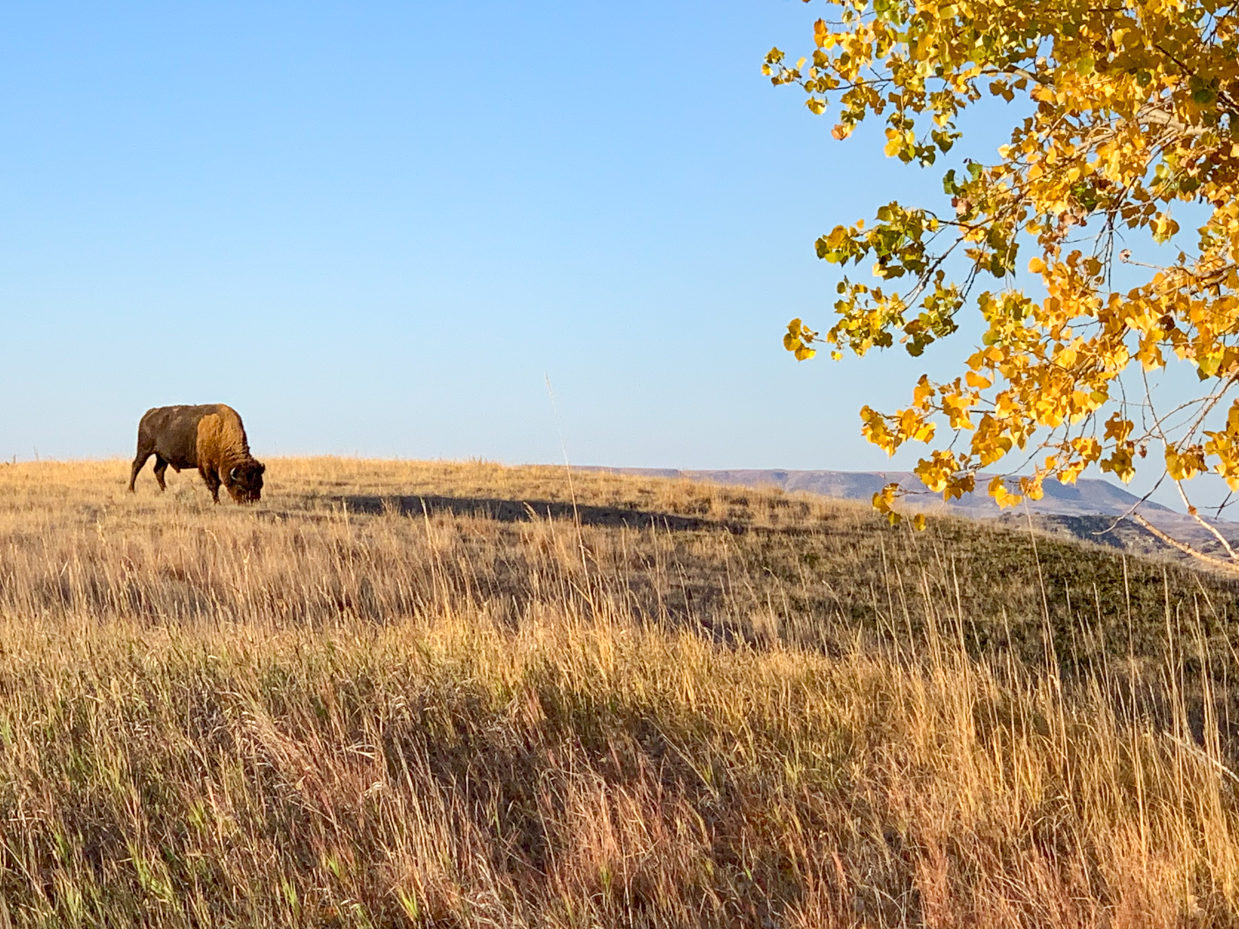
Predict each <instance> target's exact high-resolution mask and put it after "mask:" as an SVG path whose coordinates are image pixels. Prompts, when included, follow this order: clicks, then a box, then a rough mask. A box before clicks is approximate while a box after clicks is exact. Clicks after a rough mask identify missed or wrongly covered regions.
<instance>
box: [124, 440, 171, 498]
mask: <svg viewBox="0 0 1239 929" xmlns="http://www.w3.org/2000/svg"><path fill="white" fill-rule="evenodd" d="M152 454H153V452H148V451H144V450H142V449H141V448H139V449H138V455H137V457H136V458H134V459H133V467H132V468H130V469H129V492H130V493H133V483H134V481H136V480H137V479H138V472H139V471H141V470H142V466H143V465H144V464H146V459H147V458H150V457H151V455H152ZM159 484H160V486H163V481H160V482H159Z"/></svg>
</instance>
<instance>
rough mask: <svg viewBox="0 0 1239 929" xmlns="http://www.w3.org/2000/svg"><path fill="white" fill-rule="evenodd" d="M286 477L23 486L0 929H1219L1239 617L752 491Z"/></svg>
mask: <svg viewBox="0 0 1239 929" xmlns="http://www.w3.org/2000/svg"><path fill="white" fill-rule="evenodd" d="M268 475H269V478H270V484H269V489H268V493H267V495H266V498H265V499H264V501H263V503H262V504H261V505H260V506H259V507H257V508H254V509H242V508H237V507H233V506H231V505H222V506H219V507H212V506H211V505H210V504H209V497H208V496H207V493H206V490H205V488H203V487H201V486H200V485H199V484H198V483H197V482H196V476H194V478H193V480H191V479H190V478H191V476H190V475H181V476H180V479H179V480H176V479H175V478H174V479H173V481H172V487H171V490H170V492H169V493H168V494H167V495H165V496H163V497H162V498H160V497H156V496H155V494H154V490H153V484H152V482H151V480H150V478H149V476H147V478H146V479H145V480H144V481H142V482H141V483H140V484H139V491H140V492H139V494H138V495H137V496H136V497H130V496H128V495H126V494H124V493H123V485H124V481H125V477H126V467H125V465H124V464H123V463H118V462H102V463H74V464H56V463H46V464H41V465H21V466H10V467H5V468H0V926H7V925H13V926H48V927H51V926H100V925H109V926H130V925H148V926H262V925H273V926H274V925H279V926H284V925H290V926H301V925H305V926H333V925H338V926H398V925H436V926H437V925H445V926H482V925H500V926H564V927H569V926H581V927H585V926H685V925H708V926H714V925H751V926H760V927H765V926H772V925H773V926H784V925H786V926H805V927H816V926H833V925H839V926H888V925H889V926H903V925H906V926H922V925H924V926H941V927H947V926H965V925H967V926H973V925H986V926H1081V927H1084V926H1098V927H1101V926H1115V927H1121V926H1145V925H1148V926H1166V925H1184V926H1188V925H1191V926H1195V925H1200V926H1205V925H1229V924H1239V918H1237V914H1239V841H1237V840H1236V835H1235V833H1236V827H1237V826H1239V803H1237V802H1236V800H1237V797H1236V794H1235V789H1236V786H1237V784H1236V779H1235V777H1234V776H1233V775H1232V774H1231V773H1230V768H1229V767H1228V766H1229V765H1231V764H1232V763H1233V755H1234V750H1233V747H1232V743H1233V740H1232V738H1231V736H1230V732H1231V729H1230V727H1229V723H1228V719H1227V713H1228V712H1229V707H1230V705H1231V697H1230V691H1231V687H1230V683H1229V682H1230V679H1231V676H1232V668H1233V667H1234V666H1235V662H1234V660H1233V659H1234V655H1233V653H1232V651H1231V649H1230V644H1229V642H1230V639H1231V636H1232V634H1233V615H1234V602H1235V590H1234V588H1233V587H1231V586H1227V585H1226V584H1224V583H1223V582H1220V581H1216V580H1213V579H1210V578H1207V577H1197V576H1195V575H1191V574H1188V573H1185V572H1183V571H1182V570H1181V569H1177V568H1174V567H1171V566H1164V565H1160V564H1153V563H1145V562H1134V561H1129V562H1127V563H1124V561H1123V560H1122V559H1121V557H1120V556H1117V555H1115V554H1113V553H1110V552H1107V551H1104V550H1102V549H1099V548H1097V549H1094V548H1087V547H1078V546H1069V545H1066V544H1065V543H1061V542H1054V541H1052V540H1049V539H1045V538H1041V539H1037V540H1036V544H1037V552H1036V558H1035V559H1034V557H1033V552H1032V543H1033V539H1031V538H1030V537H1028V536H1026V535H1020V534H1018V533H1009V532H1004V531H1000V530H994V529H982V528H978V527H973V526H970V525H967V524H960V523H955V522H949V521H941V522H938V523H936V524H935V526H934V527H933V528H932V529H931V530H930V532H928V533H925V534H922V535H912V534H909V533H907V532H904V531H899V530H891V529H889V528H885V527H883V526H882V525H881V524H879V523H877V522H876V521H875V520H874V519H873V518H872V516H871V514H870V513H869V512H868V511H867V510H866V509H864V508H862V507H857V506H851V505H846V504H835V503H831V502H829V501H811V500H801V499H795V498H789V497H786V496H784V495H780V494H768V493H755V492H752V491H741V490H737V489H735V488H721V487H706V486H695V485H687V484H683V483H672V482H665V481H655V480H641V479H633V478H625V477H618V476H614V475H605V474H585V475H582V474H577V475H574V478H573V490H574V491H575V493H572V492H570V491H569V488H568V486H567V481H566V479H565V476H564V472H563V470H562V469H552V468H521V469H503V468H499V467H497V466H493V465H488V464H484V463H476V464H447V463H443V464H425V463H379V462H367V461H348V460H336V459H314V460H289V461H273V462H269V471H268ZM574 496H575V499H576V505H575V507H574V506H573V502H572V500H573V497H574ZM526 504H528V505H526ZM548 513H549V515H547V514H548ZM1038 577H1043V578H1044V581H1045V582H1044V583H1041V582H1040V581H1039V580H1038Z"/></svg>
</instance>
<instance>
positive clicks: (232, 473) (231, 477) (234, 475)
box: [228, 468, 237, 481]
mask: <svg viewBox="0 0 1239 929" xmlns="http://www.w3.org/2000/svg"><path fill="white" fill-rule="evenodd" d="M228 479H229V480H232V481H235V480H236V479H237V469H236V468H233V469H232V470H231V471H229V472H228Z"/></svg>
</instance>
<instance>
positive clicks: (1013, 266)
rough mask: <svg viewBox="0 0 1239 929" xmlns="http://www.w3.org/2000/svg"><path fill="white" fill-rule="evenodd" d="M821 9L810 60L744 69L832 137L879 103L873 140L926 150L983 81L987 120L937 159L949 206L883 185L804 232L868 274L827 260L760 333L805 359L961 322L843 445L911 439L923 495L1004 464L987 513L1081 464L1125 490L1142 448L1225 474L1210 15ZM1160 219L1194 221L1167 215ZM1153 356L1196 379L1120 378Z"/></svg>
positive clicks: (1122, 10) (1229, 54)
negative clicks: (823, 309)
mask: <svg viewBox="0 0 1239 929" xmlns="http://www.w3.org/2000/svg"><path fill="white" fill-rule="evenodd" d="M826 6H827V7H828V8H829V11H828V13H827V14H826V15H825V16H823V18H821V19H818V20H817V22H816V23H815V24H814V27H813V39H814V45H815V48H814V50H813V52H812V54H811V56H809V57H807V58H802V59H800V61H799V62H797V63H796V64H795V65H792V64H791V63H790V62H789V61H788V60H787V59H786V57H785V55H784V53H783V52H782V51H780V50H779V49H773V50H771V52H770V53H769V55H768V56H767V59H766V64H765V66H764V67H763V71H764V72H765V73H766V74H768V75H770V77H771V79H772V80H773V82H774V83H775V84H797V85H799V86H800V87H801V88H802V89H803V90H804V91H805V92H806V94H807V95H808V99H807V104H808V107H809V109H810V110H812V111H813V112H814V113H815V114H822V113H830V114H832V117H833V119H834V121H835V122H836V125H835V127H834V131H833V135H834V137H835V138H836V139H840V140H841V139H845V138H847V137H848V136H849V135H850V134H851V133H852V132H853V130H854V129H855V128H856V127H857V125H858V124H860V123H861V122H863V121H864V120H866V119H869V118H880V119H882V120H884V121H885V135H886V145H885V153H886V155H888V156H890V157H894V158H898V159H900V160H901V161H903V162H907V163H909V164H914V165H919V166H920V167H922V168H928V167H930V166H932V165H934V164H935V163H936V162H938V161H939V159H943V160H946V159H945V157H944V156H947V153H949V152H951V150H952V147H953V146H954V145H955V143H956V141H957V140H958V139H959V138H960V131H959V130H958V129H957V128H956V126H957V121H958V119H959V117H960V115H961V113H962V112H963V111H964V110H965V109H967V108H968V107H970V106H974V105H976V104H978V103H981V102H982V101H985V100H986V99H987V98H991V100H990V102H986V103H985V104H984V105H985V106H987V107H990V108H991V109H992V110H994V111H1000V112H1001V113H1002V114H1005V115H1004V117H1003V118H1009V119H1010V120H1011V121H1012V123H1013V125H1012V129H1011V133H1010V141H1009V142H1008V143H1007V144H1005V145H1003V146H1002V147H1001V148H1000V149H999V150H998V153H997V154H998V158H997V159H995V160H994V161H993V163H981V162H978V161H972V160H967V159H965V160H962V161H959V160H957V159H952V160H953V161H954V162H955V163H954V165H953V166H952V167H951V168H950V169H949V170H946V171H945V173H944V175H943V178H942V183H943V189H944V192H945V194H946V196H947V198H949V202H950V207H949V208H947V209H944V210H942V211H939V212H935V211H934V210H932V209H929V208H925V207H913V206H906V205H903V204H899V203H890V204H888V205H886V206H883V207H881V208H880V209H879V210H878V211H877V216H876V219H875V220H874V221H873V222H871V223H865V222H863V221H861V222H857V223H855V224H854V225H851V226H837V227H836V228H834V229H833V230H832V231H830V232H829V233H827V234H825V235H823V236H822V237H821V238H819V239H818V240H817V254H818V256H819V257H820V258H822V259H824V260H825V261H828V262H831V263H834V264H839V265H842V266H849V265H855V266H861V265H871V271H872V275H873V277H874V278H876V279H877V281H876V282H862V281H854V280H852V279H850V278H848V277H844V278H843V280H842V282H841V283H840V284H839V287H838V293H839V296H838V299H837V301H836V302H835V310H836V312H837V314H838V315H837V318H836V319H835V321H834V323H833V325H832V326H830V328H829V329H828V330H827V331H826V332H825V333H818V332H815V331H813V330H811V329H809V328H808V327H807V326H806V325H805V324H804V323H803V322H802V321H801V320H799V319H796V320H793V321H792V322H791V324H790V325H789V327H788V332H787V335H786V336H785V338H784V344H785V346H786V347H787V348H788V349H789V350H790V351H793V352H795V353H796V357H797V358H799V359H805V358H808V357H810V356H811V355H812V354H813V353H814V351H815V349H814V348H813V347H812V346H813V345H815V344H824V345H825V346H826V347H827V348H828V349H829V350H830V352H831V354H832V355H833V356H834V357H836V358H838V357H840V356H841V355H842V354H843V353H845V352H853V353H855V354H857V355H863V354H865V353H866V352H867V351H869V350H870V349H871V348H889V347H892V346H893V345H894V344H895V342H896V341H898V342H899V343H900V344H901V345H902V346H903V347H904V348H905V349H906V350H907V351H908V352H909V353H910V354H911V355H914V356H915V355H920V354H921V353H922V352H923V351H924V350H925V348H926V347H927V346H928V345H930V344H931V343H933V342H935V341H937V340H939V339H941V338H944V337H946V336H948V335H950V334H952V333H953V332H955V331H956V329H957V325H958V323H957V319H958V317H959V314H960V313H961V312H962V311H964V310H965V309H969V310H975V311H977V312H979V314H980V316H981V317H982V319H983V324H984V334H983V336H982V337H981V340H980V345H978V346H977V347H976V350H975V351H974V352H973V353H972V354H971V355H970V356H969V357H968V358H967V364H966V368H965V369H964V370H962V371H961V372H960V375H959V376H958V377H956V378H954V379H953V380H948V381H945V382H942V383H938V382H935V381H932V380H930V379H929V378H928V377H922V378H921V379H920V381H919V382H918V383H917V384H916V385H915V387H914V388H913V391H912V398H911V402H910V403H909V404H908V406H907V407H906V408H904V409H901V410H896V411H895V412H893V413H889V414H888V413H880V412H877V411H875V410H872V409H870V408H869V407H865V408H864V409H863V410H862V411H861V416H862V419H863V430H864V434H865V435H866V437H867V438H868V439H869V440H870V441H871V442H873V443H875V444H876V445H878V446H880V447H881V448H884V449H886V450H887V451H888V452H890V453H892V454H893V453H894V452H895V451H896V450H897V449H899V448H900V447H901V446H902V445H903V444H904V443H906V442H908V441H919V442H925V443H928V444H929V445H930V447H931V448H930V451H929V453H928V454H927V455H926V456H925V457H924V458H923V459H921V461H920V463H919V464H918V466H917V468H916V470H917V473H918V475H919V476H920V478H921V479H922V481H923V482H924V483H925V484H926V485H927V486H928V487H929V488H930V489H931V490H934V491H938V492H941V493H943V494H944V495H945V496H946V497H948V498H950V497H954V496H958V495H960V494H962V493H964V492H968V491H971V490H972V489H973V488H974V485H975V483H976V478H977V475H978V473H979V472H980V471H981V470H982V469H985V470H987V471H994V472H997V471H1007V472H1008V473H1011V472H1014V471H1017V470H1025V469H1027V471H1028V472H1029V474H1028V476H1027V477H1025V478H1024V479H1023V480H1022V481H1021V486H1020V491H1021V493H1013V492H1011V491H1010V490H1009V485H1008V484H1007V483H1006V482H1005V481H1004V480H1003V479H1001V478H995V479H994V480H993V481H992V482H990V483H989V484H988V491H989V493H990V494H991V495H992V496H994V497H995V498H996V500H997V502H998V503H999V504H1000V505H1003V504H1010V503H1013V502H1017V501H1018V500H1019V499H1020V498H1021V495H1027V496H1029V497H1031V498H1033V499H1036V498H1038V497H1039V496H1040V495H1041V492H1042V491H1041V487H1042V483H1043V481H1044V480H1045V479H1046V478H1049V477H1053V478H1056V479H1058V480H1060V481H1065V482H1073V481H1074V480H1075V479H1076V478H1077V477H1078V476H1079V475H1080V474H1081V473H1082V472H1083V471H1084V470H1085V469H1086V468H1088V467H1090V466H1092V465H1096V466H1097V467H1099V468H1100V469H1101V471H1103V472H1108V473H1111V474H1114V475H1115V476H1117V477H1118V478H1119V479H1120V480H1122V481H1124V482H1126V481H1129V480H1130V479H1131V478H1132V476H1133V475H1134V474H1135V471H1136V468H1137V466H1138V465H1141V464H1143V462H1141V459H1144V458H1145V457H1146V455H1147V456H1148V464H1150V465H1155V466H1156V467H1158V468H1164V470H1165V473H1166V475H1167V476H1168V477H1169V479H1170V480H1173V481H1174V482H1176V483H1177V484H1179V487H1180V490H1181V491H1183V487H1182V484H1181V482H1182V481H1185V480H1186V479H1189V478H1192V477H1194V476H1196V475H1199V474H1201V473H1204V472H1213V473H1215V474H1217V475H1220V476H1221V478H1223V479H1224V480H1225V481H1226V482H1227V483H1228V484H1229V485H1230V488H1231V489H1232V490H1235V489H1239V402H1236V401H1234V400H1233V399H1232V396H1231V387H1232V386H1233V385H1234V383H1235V381H1236V378H1239V346H1237V344H1236V335H1237V333H1239V300H1237V299H1236V290H1237V289H1239V268H1237V267H1236V261H1237V260H1239V201H1237V199H1236V184H1237V173H1239V115H1237V111H1239V37H1237V29H1239V13H1236V11H1235V9H1234V7H1233V6H1230V5H1226V4H1221V3H1218V2H1215V0H1120V2H1118V3H1114V4H1090V3H1084V2H1077V0H1050V2H1047V0H1034V2H1027V3H1012V2H998V3H994V2H973V0H963V2H950V0H826ZM992 98H1000V99H1001V100H1002V101H1006V102H1007V104H1008V105H1007V106H1005V107H1004V106H1002V105H1001V104H999V103H997V102H996V101H993V100H992ZM987 112H989V111H987ZM957 154H958V152H957ZM1188 205H1191V206H1188ZM1176 212H1179V213H1181V214H1188V213H1190V215H1191V216H1192V217H1194V218H1195V217H1198V219H1199V227H1198V228H1197V229H1195V230H1194V231H1190V230H1183V229H1180V225H1179V222H1178V221H1176V219H1175V218H1174V217H1175V214H1176ZM1181 218H1182V217H1181ZM1150 240H1151V241H1150ZM1154 243H1156V244H1157V245H1163V246H1169V248H1160V249H1159V248H1156V247H1155V244H1154ZM1132 250H1135V251H1137V253H1138V254H1139V255H1140V256H1141V257H1142V258H1143V255H1144V254H1145V253H1148V254H1156V255H1161V256H1163V257H1162V258H1161V259H1159V260H1153V261H1148V262H1146V261H1143V260H1141V261H1136V260H1133V257H1132ZM1168 253H1169V254H1168ZM1025 272H1027V273H1025ZM1175 361H1178V362H1182V363H1186V364H1189V365H1191V366H1193V367H1194V368H1195V371H1196V373H1197V375H1198V376H1199V379H1200V389H1199V391H1198V392H1197V394H1196V396H1195V397H1193V398H1192V399H1191V400H1190V402H1188V403H1187V404H1186V405H1183V404H1182V402H1181V399H1176V400H1175V401H1171V402H1167V401H1166V399H1165V398H1162V397H1159V396H1158V395H1157V391H1156V390H1153V389H1146V388H1147V385H1148V379H1147V378H1146V377H1145V374H1146V372H1152V371H1156V370H1157V369H1160V368H1163V367H1164V366H1166V365H1169V364H1172V363H1174V362H1175ZM1171 406H1173V408H1171ZM944 439H945V442H944ZM1184 500H1185V502H1187V496H1186V492H1184ZM879 503H886V504H888V503H889V495H888V497H887V499H886V500H885V501H879ZM1188 505H1189V506H1190V502H1189V503H1188Z"/></svg>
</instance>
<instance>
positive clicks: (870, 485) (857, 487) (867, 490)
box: [582, 467, 1239, 559]
mask: <svg viewBox="0 0 1239 929" xmlns="http://www.w3.org/2000/svg"><path fill="white" fill-rule="evenodd" d="M582 470H586V471H589V470H601V471H609V472H612V473H616V474H629V475H633V476H642V477H661V478H666V479H670V480H676V479H680V480H690V481H710V482H714V483H719V484H738V485H741V486H745V487H754V488H766V489H778V490H783V491H786V492H792V493H795V492H800V493H812V494H821V495H822V496H826V497H833V498H836V499H840V500H860V501H869V500H871V499H872V498H873V495H874V494H875V493H877V492H878V491H880V490H881V489H882V488H883V487H885V486H886V485H887V484H889V483H892V482H895V483H898V484H900V485H901V486H903V487H905V488H908V489H910V490H912V491H913V492H912V493H911V494H910V495H909V496H908V497H906V498H905V500H904V505H905V506H907V507H908V508H909V509H915V510H923V511H925V512H929V513H939V514H941V513H948V514H953V515H958V516H964V517H967V518H970V519H996V520H1002V521H1006V522H1008V523H1011V522H1020V521H1023V520H1024V519H1025V518H1026V517H1025V515H1024V514H1025V513H1026V512H1030V513H1031V514H1032V515H1033V518H1034V520H1035V521H1036V524H1037V525H1038V526H1039V527H1040V528H1042V529H1044V530H1046V531H1049V532H1056V533H1061V534H1067V535H1073V536H1076V537H1077V538H1080V539H1081V540H1084V541H1090V542H1097V543H1099V544H1102V545H1111V546H1115V547H1119V548H1125V549H1128V550H1129V551H1133V552H1135V553H1137V554H1154V553H1156V554H1163V555H1168V556H1170V557H1172V558H1176V559H1178V558H1179V557H1180V553H1179V552H1177V551H1175V550H1174V549H1173V548H1170V547H1169V546H1165V545H1163V544H1162V543H1161V542H1159V541H1158V540H1157V539H1156V538H1155V537H1154V536H1153V535H1152V534H1151V533H1149V532H1146V531H1145V530H1143V529H1141V528H1140V527H1139V526H1137V525H1135V524H1134V523H1131V522H1130V521H1126V520H1124V521H1122V522H1119V521H1118V520H1120V519H1121V518H1122V517H1125V516H1127V515H1128V514H1129V513H1132V512H1138V513H1140V515H1142V516H1144V517H1145V518H1146V519H1147V520H1149V522H1151V523H1152V524H1153V525H1155V526H1157V527H1158V528H1159V529H1161V530H1162V531H1163V532H1166V533H1168V534H1169V535H1171V536H1173V537H1174V538H1176V539H1180V540H1182V541H1184V542H1187V543H1188V544H1190V545H1193V546H1195V547H1196V548H1198V549H1199V550H1201V551H1203V552H1206V553H1209V554H1220V553H1221V546H1220V545H1219V543H1218V541H1217V539H1216V538H1215V537H1214V536H1213V535H1212V534H1211V533H1210V532H1209V531H1208V530H1206V529H1204V528H1203V527H1202V526H1201V525H1200V524H1199V523H1198V522H1197V521H1196V520H1195V519H1193V518H1192V517H1190V516H1188V515H1187V514H1185V513H1181V512H1178V511H1177V510H1172V509H1171V508H1169V507H1167V506H1163V505H1161V504H1160V503H1154V502H1152V501H1141V499H1140V498H1139V497H1137V496H1136V495H1135V494H1132V493H1128V492H1127V491H1126V490H1124V489H1123V488H1121V487H1118V486H1116V485H1114V484H1111V483H1110V482H1109V481H1105V480H1099V479H1096V478H1082V479H1080V480H1079V481H1077V482H1076V483H1074V484H1060V483H1058V482H1057V481H1047V482H1046V484H1045V485H1044V489H1045V495H1044V496H1043V497H1042V498H1041V499H1040V500H1029V501H1027V505H1026V506H1025V505H1024V504H1021V505H1020V507H1019V511H1018V512H1012V511H1010V510H1006V511H1004V510H1001V509H999V507H998V505H997V504H996V503H994V501H993V500H992V499H991V498H990V497H989V496H988V495H986V494H984V493H973V494H969V495H966V496H964V497H962V498H960V499H959V500H951V501H949V502H944V501H943V500H942V499H941V497H940V496H939V495H937V494H931V493H928V492H923V491H921V492H918V491H917V488H921V483H920V480H919V478H917V476H916V475H915V474H913V473H912V472H911V471H784V470H777V469H774V470H744V469H736V470H715V471H679V470H676V469H674V468H609V467H598V468H592V467H585V468H583V469H582ZM1013 489H1015V488H1014V486H1013ZM1101 517H1111V518H1110V519H1108V520H1107V519H1102V518H1101ZM1209 522H1210V523H1211V524H1212V525H1214V526H1215V527H1217V528H1218V530H1219V531H1220V532H1222V534H1223V535H1224V536H1226V538H1227V539H1228V540H1230V541H1231V542H1232V543H1234V542H1239V523H1235V522H1233V521H1231V520H1228V519H1217V518H1213V517H1210V518H1209Z"/></svg>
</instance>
